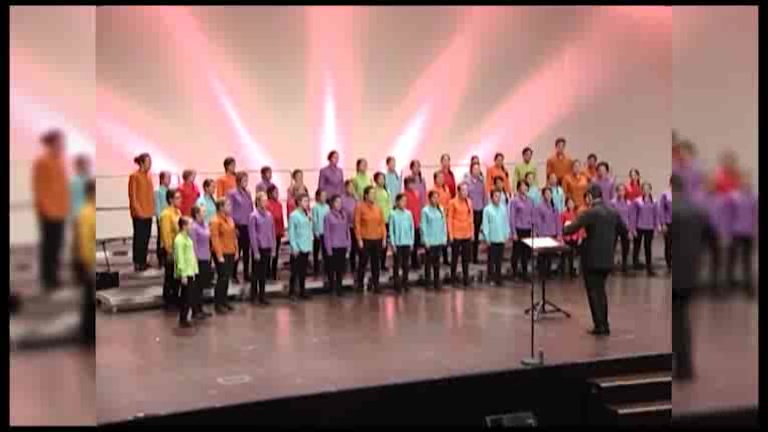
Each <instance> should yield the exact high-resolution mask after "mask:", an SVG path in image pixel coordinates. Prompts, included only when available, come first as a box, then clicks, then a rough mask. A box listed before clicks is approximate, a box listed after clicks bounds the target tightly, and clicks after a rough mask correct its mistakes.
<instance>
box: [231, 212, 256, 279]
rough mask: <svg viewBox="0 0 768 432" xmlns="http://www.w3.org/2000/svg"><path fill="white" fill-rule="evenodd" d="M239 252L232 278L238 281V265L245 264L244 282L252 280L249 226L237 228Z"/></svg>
mask: <svg viewBox="0 0 768 432" xmlns="http://www.w3.org/2000/svg"><path fill="white" fill-rule="evenodd" d="M237 245H238V247H239V248H240V250H238V251H237V257H236V258H235V265H234V267H233V268H232V277H233V278H235V279H237V265H238V263H240V262H242V263H243V282H245V281H248V280H250V279H251V237H250V236H249V235H248V225H238V226H237Z"/></svg>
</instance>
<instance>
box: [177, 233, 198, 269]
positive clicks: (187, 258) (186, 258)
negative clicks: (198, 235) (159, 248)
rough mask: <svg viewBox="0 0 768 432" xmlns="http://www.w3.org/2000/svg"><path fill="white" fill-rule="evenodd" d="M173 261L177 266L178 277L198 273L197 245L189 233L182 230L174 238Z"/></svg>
mask: <svg viewBox="0 0 768 432" xmlns="http://www.w3.org/2000/svg"><path fill="white" fill-rule="evenodd" d="M173 263H174V265H175V267H176V272H175V274H176V277H177V278H183V277H190V276H195V275H197V273H198V271H199V270H198V268H197V257H195V246H194V245H193V244H192V239H191V238H190V237H189V234H186V233H183V232H180V233H178V234H176V238H175V239H174V240H173Z"/></svg>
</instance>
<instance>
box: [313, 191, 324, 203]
mask: <svg viewBox="0 0 768 432" xmlns="http://www.w3.org/2000/svg"><path fill="white" fill-rule="evenodd" d="M323 192H325V191H324V190H322V189H318V190H316V191H315V201H317V202H320V196H321V195H322V194H323Z"/></svg>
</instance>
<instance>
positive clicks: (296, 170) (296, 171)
mask: <svg viewBox="0 0 768 432" xmlns="http://www.w3.org/2000/svg"><path fill="white" fill-rule="evenodd" d="M299 174H304V171H302V170H300V169H295V170H293V171H291V178H292V179H295V178H296V176H297V175H299Z"/></svg>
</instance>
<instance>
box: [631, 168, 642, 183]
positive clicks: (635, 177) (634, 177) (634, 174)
mask: <svg viewBox="0 0 768 432" xmlns="http://www.w3.org/2000/svg"><path fill="white" fill-rule="evenodd" d="M629 178H630V179H631V180H632V181H638V180H640V175H639V174H638V173H637V171H635V170H631V171H629Z"/></svg>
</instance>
